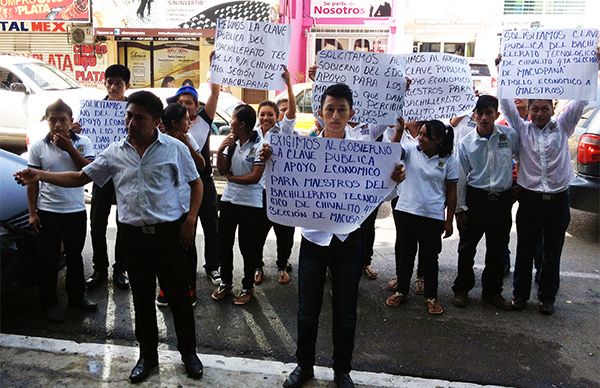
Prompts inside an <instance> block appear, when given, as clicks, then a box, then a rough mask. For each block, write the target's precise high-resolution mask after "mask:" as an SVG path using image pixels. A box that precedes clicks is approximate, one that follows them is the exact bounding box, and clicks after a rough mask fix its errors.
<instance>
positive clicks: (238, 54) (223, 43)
mask: <svg viewBox="0 0 600 388" xmlns="http://www.w3.org/2000/svg"><path fill="white" fill-rule="evenodd" d="M290 39H291V35H290V26H289V25H288V24H273V23H266V22H257V21H252V20H226V19H218V20H217V28H216V31H215V56H214V58H213V60H212V65H211V68H210V71H211V73H210V74H211V75H210V77H211V80H212V82H214V83H216V84H220V85H231V86H239V87H243V88H249V89H264V90H277V89H284V88H285V82H284V80H283V78H282V77H281V74H282V73H283V66H287V64H288V57H289V54H288V48H289V46H290Z"/></svg>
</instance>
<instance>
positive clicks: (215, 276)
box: [206, 269, 221, 286]
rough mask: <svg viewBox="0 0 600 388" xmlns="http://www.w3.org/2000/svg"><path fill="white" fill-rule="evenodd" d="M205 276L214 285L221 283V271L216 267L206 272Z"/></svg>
mask: <svg viewBox="0 0 600 388" xmlns="http://www.w3.org/2000/svg"><path fill="white" fill-rule="evenodd" d="M206 276H207V277H208V278H209V279H210V281H211V282H212V284H214V285H215V286H218V285H219V284H221V273H220V272H219V270H218V269H215V270H213V271H210V272H207V273H206Z"/></svg>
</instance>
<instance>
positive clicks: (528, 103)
mask: <svg viewBox="0 0 600 388" xmlns="http://www.w3.org/2000/svg"><path fill="white" fill-rule="evenodd" d="M536 101H545V102H547V103H548V104H550V106H551V107H552V109H554V100H552V99H544V98H530V99H529V100H527V109H529V108H530V107H531V105H533V104H534V103H535V102H536Z"/></svg>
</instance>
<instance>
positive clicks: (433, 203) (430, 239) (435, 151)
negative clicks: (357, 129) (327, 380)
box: [385, 120, 459, 315]
mask: <svg viewBox="0 0 600 388" xmlns="http://www.w3.org/2000/svg"><path fill="white" fill-rule="evenodd" d="M403 132H404V128H402V126H401V125H398V126H397V131H396V137H395V138H394V141H400V138H401V137H402V134H403ZM418 140H419V145H418V146H417V145H415V144H407V145H406V146H403V149H404V151H405V152H406V159H405V165H406V176H407V178H406V181H405V182H404V183H403V184H402V195H401V196H399V197H398V203H397V204H396V207H395V209H394V212H396V213H397V214H396V216H397V220H398V222H397V228H396V247H395V253H396V275H397V277H398V291H396V292H395V293H394V294H393V295H391V296H390V297H389V298H387V300H386V301H385V303H386V304H387V305H388V306H390V307H397V306H399V305H401V304H403V303H405V302H406V301H407V300H408V289H409V286H410V279H411V277H412V272H413V267H414V263H415V253H416V250H417V244H418V247H419V251H420V252H419V259H420V260H421V259H422V260H423V263H422V265H423V276H424V281H425V290H424V295H425V304H426V305H427V311H428V312H429V313H430V314H433V315H438V314H442V313H443V312H444V308H443V306H442V305H441V304H440V302H439V301H438V298H437V289H438V271H439V269H438V254H439V253H440V252H441V250H442V238H441V234H444V238H447V237H450V236H451V235H452V233H453V228H452V220H453V218H454V210H455V208H456V182H457V181H458V177H459V172H458V163H457V161H456V159H455V158H454V157H453V156H452V147H453V141H454V131H453V130H452V127H451V126H445V125H444V124H443V123H442V122H441V121H438V120H432V121H428V122H426V123H425V124H424V125H423V126H422V127H421V129H420V131H419V137H418ZM444 213H445V214H444Z"/></svg>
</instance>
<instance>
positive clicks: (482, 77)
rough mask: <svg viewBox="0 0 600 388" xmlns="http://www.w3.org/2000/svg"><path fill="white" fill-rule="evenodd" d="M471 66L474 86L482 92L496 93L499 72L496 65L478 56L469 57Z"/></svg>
mask: <svg viewBox="0 0 600 388" xmlns="http://www.w3.org/2000/svg"><path fill="white" fill-rule="evenodd" d="M467 61H468V62H469V67H470V68H471V78H473V87H474V88H475V90H478V91H479V93H481V94H490V95H492V96H495V95H496V88H497V80H498V74H497V71H496V66H494V65H493V64H489V63H487V62H486V61H484V60H481V59H477V58H467Z"/></svg>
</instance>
